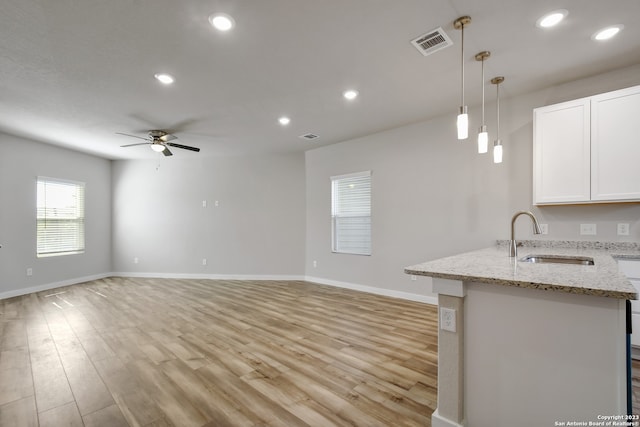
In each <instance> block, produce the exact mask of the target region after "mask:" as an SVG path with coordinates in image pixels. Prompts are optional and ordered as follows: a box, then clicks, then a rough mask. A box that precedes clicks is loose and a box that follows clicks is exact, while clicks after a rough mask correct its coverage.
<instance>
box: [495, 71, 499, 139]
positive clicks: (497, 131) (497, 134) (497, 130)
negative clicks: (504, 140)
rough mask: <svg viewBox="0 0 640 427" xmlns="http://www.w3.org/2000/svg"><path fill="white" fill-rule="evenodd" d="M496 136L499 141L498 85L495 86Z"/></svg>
mask: <svg viewBox="0 0 640 427" xmlns="http://www.w3.org/2000/svg"><path fill="white" fill-rule="evenodd" d="M496 127H497V128H496V136H497V139H498V140H500V83H497V84H496Z"/></svg>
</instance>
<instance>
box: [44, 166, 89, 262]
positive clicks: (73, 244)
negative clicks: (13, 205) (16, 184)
mask: <svg viewBox="0 0 640 427" xmlns="http://www.w3.org/2000/svg"><path fill="white" fill-rule="evenodd" d="M36 222H37V255H38V256H39V257H40V256H51V255H66V254H73V253H82V252H84V183H81V182H72V181H63V180H59V179H51V178H43V177H38V179H37V207H36Z"/></svg>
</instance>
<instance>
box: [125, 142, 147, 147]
mask: <svg viewBox="0 0 640 427" xmlns="http://www.w3.org/2000/svg"><path fill="white" fill-rule="evenodd" d="M148 144H151V142H137V143H135V144H127V145H121V146H120V147H133V146H135V145H148Z"/></svg>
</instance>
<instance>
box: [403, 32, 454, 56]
mask: <svg viewBox="0 0 640 427" xmlns="http://www.w3.org/2000/svg"><path fill="white" fill-rule="evenodd" d="M411 44H412V45H414V46H415V47H416V49H418V50H419V51H420V53H421V54H423V55H424V56H428V55H431V54H432V53H434V52H437V51H439V50H440V49H444V48H445V47H449V46H451V45H452V44H453V42H452V41H451V39H450V38H449V36H448V35H447V33H445V32H444V30H443V29H442V27H438V28H436V29H435V30H431V31H429V32H427V33H425V34H423V35H421V36H420V37H418V38H416V39H413V40H411Z"/></svg>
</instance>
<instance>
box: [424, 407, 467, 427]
mask: <svg viewBox="0 0 640 427" xmlns="http://www.w3.org/2000/svg"><path fill="white" fill-rule="evenodd" d="M431 427H464V421H463V424H458V423H456V422H454V421H451V420H450V419H448V418H444V417H442V416H440V414H439V413H438V409H436V410H435V412H434V413H433V414H431Z"/></svg>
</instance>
